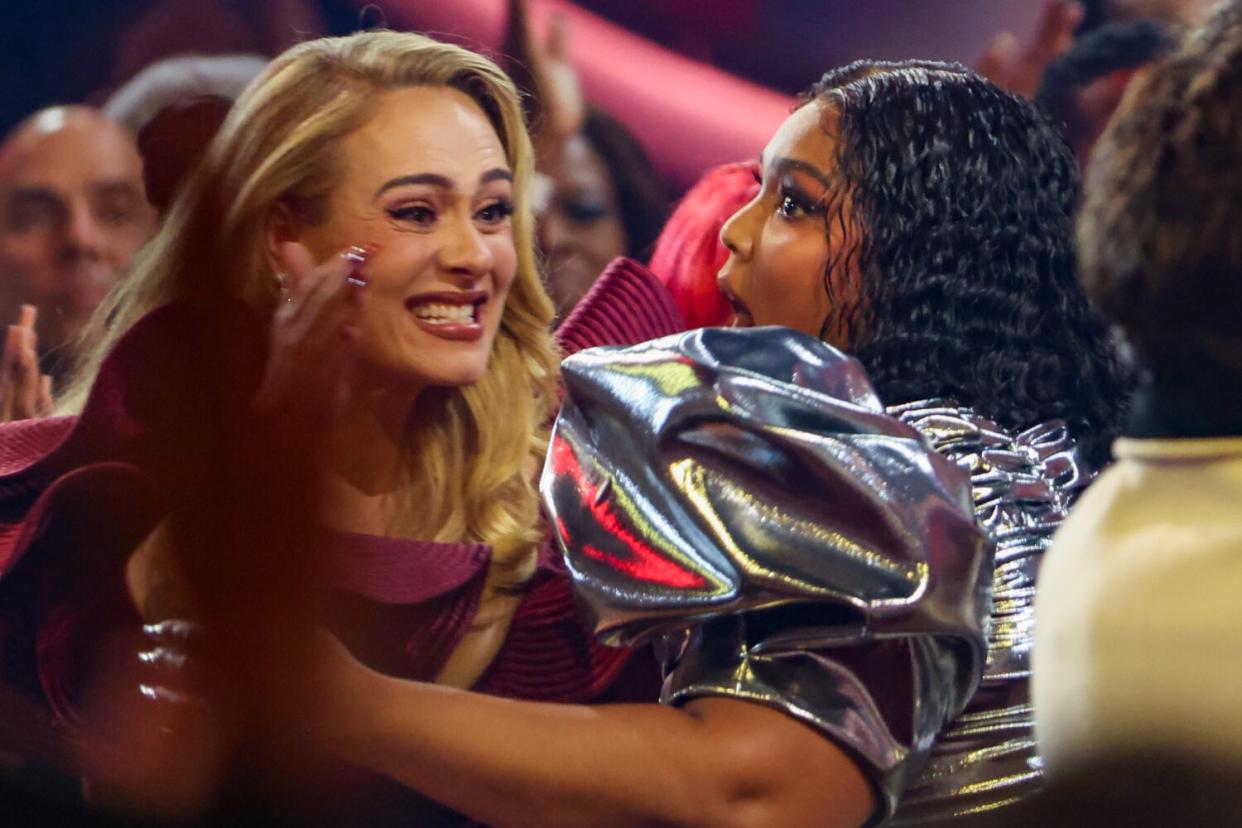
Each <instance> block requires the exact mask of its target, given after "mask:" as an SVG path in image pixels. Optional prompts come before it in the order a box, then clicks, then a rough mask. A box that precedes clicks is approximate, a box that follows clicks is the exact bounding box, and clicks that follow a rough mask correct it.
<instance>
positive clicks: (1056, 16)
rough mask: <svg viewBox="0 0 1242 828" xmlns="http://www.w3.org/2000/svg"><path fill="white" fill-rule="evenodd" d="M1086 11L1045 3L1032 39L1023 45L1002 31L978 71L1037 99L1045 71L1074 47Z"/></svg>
mask: <svg viewBox="0 0 1242 828" xmlns="http://www.w3.org/2000/svg"><path fill="white" fill-rule="evenodd" d="M1084 14H1085V9H1084V6H1083V4H1082V3H1076V2H1074V1H1073V0H1044V8H1043V11H1042V12H1041V13H1040V17H1039V22H1038V23H1037V24H1036V26H1035V33H1034V35H1032V36H1031V39H1030V40H1029V41H1028V42H1027V43H1025V44H1023V43H1021V42H1019V40H1018V38H1017V36H1016V35H1015V34H1014V33H1013V32H1001V33H1000V34H998V35H997V36H996V37H995V38H994V39H993V40H992V43H991V45H989V46H988V48H987V51H986V52H984V54H983V57H982V58H980V59H979V63H978V65H976V67H975V71H976V72H978V73H979V74H980V75H983V77H985V78H987V79H988V80H990V81H992V83H994V84H996V85H997V86H999V87H1001V88H1003V89H1008V90H1009V91H1010V92H1014V93H1016V94H1018V95H1024V96H1026V97H1028V98H1030V97H1034V95H1035V90H1036V89H1038V88H1039V81H1040V79H1041V78H1043V76H1044V68H1045V67H1046V66H1048V64H1049V63H1051V62H1052V61H1053V60H1055V59H1056V57H1057V56H1058V55H1060V54H1061V53H1062V52H1064V51H1065V50H1066V49H1068V48H1069V47H1070V44H1071V43H1072V42H1073V39H1074V31H1075V30H1076V29H1077V28H1078V27H1079V26H1080V25H1081V24H1082V21H1083V16H1084Z"/></svg>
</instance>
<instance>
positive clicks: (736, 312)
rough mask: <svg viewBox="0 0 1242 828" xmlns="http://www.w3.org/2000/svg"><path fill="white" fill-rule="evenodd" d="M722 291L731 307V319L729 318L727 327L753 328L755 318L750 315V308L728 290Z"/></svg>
mask: <svg viewBox="0 0 1242 828" xmlns="http://www.w3.org/2000/svg"><path fill="white" fill-rule="evenodd" d="M723 293H724V297H725V299H728V300H729V306H730V307H731V308H732V309H733V319H732V320H730V322H729V327H730V328H753V327H754V326H755V318H754V317H753V316H752V315H751V313H750V309H749V308H748V307H746V306H745V305H743V304H742V302H741V300H739V299H738V298H737V297H736V296H734V295H733V294H731V293H729V292H728V291H723Z"/></svg>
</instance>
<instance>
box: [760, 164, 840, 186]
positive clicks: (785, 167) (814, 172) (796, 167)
mask: <svg viewBox="0 0 1242 828" xmlns="http://www.w3.org/2000/svg"><path fill="white" fill-rule="evenodd" d="M759 166H760V167H762V166H763V156H759ZM772 169H773V171H774V172H776V173H783V172H789V171H790V170H793V171H796V172H800V173H804V174H806V175H809V176H810V177H811V178H814V179H815V180H816V181H818V182H819V183H820V184H821V185H823V187H824V189H831V187H832V180H831V179H830V178H829V177H828V174H827V173H826V172H824V171H823V170H821V169H820V168H819V167H817V166H815V165H814V164H811V163H808V162H806V161H798V160H797V159H794V158H785V157H783V156H782V157H779V158H776V159H774V160H773V161H772Z"/></svg>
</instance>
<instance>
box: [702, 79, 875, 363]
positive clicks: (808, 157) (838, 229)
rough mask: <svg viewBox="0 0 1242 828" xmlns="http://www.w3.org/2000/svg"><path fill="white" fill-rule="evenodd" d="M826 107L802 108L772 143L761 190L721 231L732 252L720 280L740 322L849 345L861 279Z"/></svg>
mask: <svg viewBox="0 0 1242 828" xmlns="http://www.w3.org/2000/svg"><path fill="white" fill-rule="evenodd" d="M824 112H825V110H824V109H823V108H822V106H821V105H819V104H817V103H811V104H808V105H806V106H804V107H802V108H801V109H799V110H798V111H796V112H795V113H794V114H793V115H791V116H790V117H789V118H788V119H787V120H786V121H785V123H784V124H782V125H781V127H780V129H778V130H777V132H776V135H774V136H773V138H772V140H771V141H770V142H769V143H768V146H767V148H766V149H765V150H764V152H763V162H762V181H761V184H762V186H761V188H760V190H759V194H758V195H757V196H755V198H754V200H752V201H751V202H750V203H749V204H747V205H746V206H745V207H743V208H742V209H741V210H739V211H738V212H737V213H736V214H734V216H733V218H731V219H729V221H728V222H727V223H726V224H725V226H724V228H723V229H722V230H721V232H720V240H721V242H722V243H723V244H724V246H725V247H726V248H728V250H729V259H728V261H727V262H726V263H725V266H724V267H723V268H722V269H721V271H720V276H719V279H718V284H719V286H720V289H721V291H722V292H723V293H724V294H725V296H726V297H727V298H728V299H729V301H730V302H731V303H732V304H733V307H734V321H733V324H734V326H735V327H749V326H751V325H784V326H786V327H789V328H793V329H795V330H798V331H801V332H803V333H806V334H810V335H812V336H821V335H822V336H824V338H825V339H826V340H827V341H828V342H829V343H831V344H833V345H835V346H837V347H840V348H845V347H848V341H847V340H848V333H849V332H848V330H847V326H846V324H845V319H846V316H847V314H845V313H843V312H840V311H842V310H844V304H843V303H848V302H850V301H852V295H853V294H856V292H857V288H856V287H854V286H856V285H857V279H856V278H855V277H854V275H853V274H852V270H853V267H852V257H851V256H850V255H846V254H847V252H848V251H850V250H851V249H852V242H851V241H850V239H849V237H848V233H849V231H848V227H849V224H850V211H849V200H848V198H847V197H845V196H844V194H843V193H842V191H841V189H840V188H841V186H842V184H841V181H840V176H838V175H837V174H836V170H835V168H834V167H833V166H832V159H834V158H835V157H836V143H837V138H836V135H835V134H834V132H832V131H829V130H826V129H825V126H826V124H825V119H824V117H823V115H824ZM828 126H831V123H829V124H828ZM830 269H831V271H832V274H831V276H830V277H829V278H828V280H827V285H826V283H825V273H826V272H828V271H829V270H830ZM829 287H830V288H831V291H832V293H831V295H830V293H829ZM834 311H837V312H834Z"/></svg>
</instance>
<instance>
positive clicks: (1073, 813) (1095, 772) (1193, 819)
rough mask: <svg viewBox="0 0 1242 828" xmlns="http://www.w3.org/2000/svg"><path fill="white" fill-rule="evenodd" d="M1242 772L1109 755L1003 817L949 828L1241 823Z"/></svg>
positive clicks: (1191, 761)
mask: <svg viewBox="0 0 1242 828" xmlns="http://www.w3.org/2000/svg"><path fill="white" fill-rule="evenodd" d="M1240 783H1242V768H1240V767H1238V766H1235V765H1232V764H1221V763H1208V762H1204V761H1202V760H1201V759H1196V758H1194V757H1187V756H1180V755H1169V754H1163V753H1161V754H1147V755H1144V754H1139V755H1133V756H1130V755H1120V756H1110V757H1107V758H1101V759H1098V760H1093V761H1091V762H1089V763H1087V764H1085V765H1083V766H1082V767H1079V768H1077V769H1076V770H1075V771H1074V773H1070V774H1065V775H1063V776H1059V777H1057V778H1055V779H1053V780H1051V781H1050V782H1049V784H1048V785H1047V786H1046V787H1045V788H1044V789H1043V790H1041V791H1039V792H1037V793H1036V794H1035V795H1034V796H1032V797H1030V798H1029V799H1027V800H1025V801H1023V802H1019V803H1018V804H1016V805H1014V806H1012V807H1010V808H1006V809H1005V810H1004V811H999V812H994V813H988V814H982V815H977V816H974V817H966V818H963V819H959V820H957V821H956V822H955V823H954V825H955V826H956V828H1047V826H1050V825H1057V826H1061V828H1088V826H1089V828H1105V826H1113V825H1124V826H1126V828H1200V827H1201V826H1206V825H1242V796H1239V795H1238V791H1239V790H1240V789H1242V784H1240Z"/></svg>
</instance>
